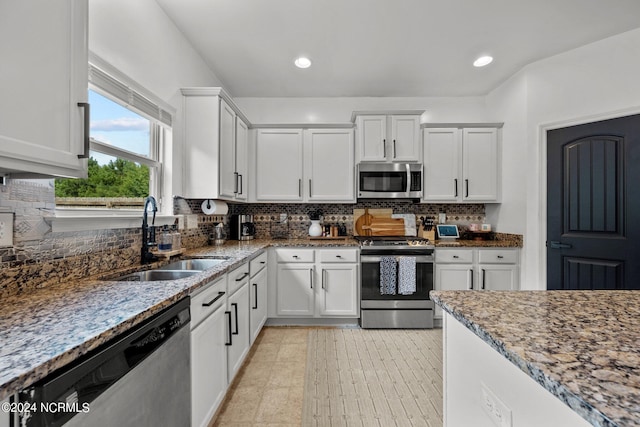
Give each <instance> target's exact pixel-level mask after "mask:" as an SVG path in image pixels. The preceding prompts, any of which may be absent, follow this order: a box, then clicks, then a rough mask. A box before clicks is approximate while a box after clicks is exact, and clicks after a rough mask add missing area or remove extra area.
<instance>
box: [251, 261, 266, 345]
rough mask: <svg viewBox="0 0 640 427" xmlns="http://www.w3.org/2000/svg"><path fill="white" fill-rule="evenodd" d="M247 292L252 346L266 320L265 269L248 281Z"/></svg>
mask: <svg viewBox="0 0 640 427" xmlns="http://www.w3.org/2000/svg"><path fill="white" fill-rule="evenodd" d="M249 292H250V302H249V304H250V311H249V320H250V322H251V344H253V342H254V341H255V339H256V337H257V336H258V334H259V333H260V330H262V326H263V325H264V322H265V321H266V320H267V268H263V269H262V270H260V272H259V273H258V274H256V275H255V276H253V277H252V278H251V280H249Z"/></svg>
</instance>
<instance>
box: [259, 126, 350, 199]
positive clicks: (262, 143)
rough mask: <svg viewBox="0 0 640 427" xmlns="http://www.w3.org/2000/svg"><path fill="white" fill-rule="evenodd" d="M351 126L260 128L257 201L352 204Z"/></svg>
mask: <svg viewBox="0 0 640 427" xmlns="http://www.w3.org/2000/svg"><path fill="white" fill-rule="evenodd" d="M353 151H354V141H353V129H349V128H338V129H332V128H323V129H307V130H304V131H303V130H302V129H258V130H257V134H256V150H255V158H256V176H255V186H256V187H255V188H256V201H258V202H260V201H268V202H279V201H301V202H322V203H326V202H355V196H354V195H355V191H354V186H355V181H354V161H353V157H354V154H353Z"/></svg>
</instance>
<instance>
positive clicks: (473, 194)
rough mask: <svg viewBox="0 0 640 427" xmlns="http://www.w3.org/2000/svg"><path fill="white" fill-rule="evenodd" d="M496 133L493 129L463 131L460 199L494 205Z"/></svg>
mask: <svg viewBox="0 0 640 427" xmlns="http://www.w3.org/2000/svg"><path fill="white" fill-rule="evenodd" d="M498 158H499V154H498V132H497V129H494V128H474V129H463V130H462V178H463V180H464V188H463V192H464V193H463V196H462V197H463V200H464V201H474V202H476V201H478V202H483V201H484V202H497V201H499V200H498V198H499V195H498V170H499V163H498Z"/></svg>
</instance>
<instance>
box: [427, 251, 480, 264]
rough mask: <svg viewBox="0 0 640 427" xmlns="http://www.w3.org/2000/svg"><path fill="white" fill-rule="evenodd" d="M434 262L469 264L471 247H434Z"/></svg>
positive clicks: (471, 252)
mask: <svg viewBox="0 0 640 427" xmlns="http://www.w3.org/2000/svg"><path fill="white" fill-rule="evenodd" d="M436 262H437V263H466V264H471V263H472V262H473V249H436Z"/></svg>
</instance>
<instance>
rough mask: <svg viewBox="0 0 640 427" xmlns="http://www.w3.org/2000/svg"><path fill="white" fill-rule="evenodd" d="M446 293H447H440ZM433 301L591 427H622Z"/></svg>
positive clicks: (456, 312) (455, 312) (433, 297)
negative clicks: (591, 426)
mask: <svg viewBox="0 0 640 427" xmlns="http://www.w3.org/2000/svg"><path fill="white" fill-rule="evenodd" d="M440 292H446V291H440ZM472 292H479V291H472ZM430 298H431V300H432V301H433V302H434V303H436V304H437V305H439V306H440V307H441V308H442V309H443V310H444V311H446V312H447V313H448V314H450V315H451V316H453V318H454V319H456V320H457V321H459V322H460V323H462V324H463V325H464V326H465V327H466V328H467V329H469V330H470V331H471V332H473V333H474V334H475V335H476V336H478V337H479V338H480V339H481V340H482V341H484V342H486V343H487V344H489V345H490V346H491V347H492V348H493V349H494V350H496V351H497V352H498V353H500V354H501V355H502V356H503V357H504V358H505V359H507V360H508V361H509V362H511V363H513V364H514V365H515V366H517V367H518V369H520V370H521V371H522V372H524V373H525V374H527V375H528V376H529V377H530V378H532V379H533V380H534V381H535V382H537V383H538V384H540V385H541V386H542V387H544V388H545V390H547V391H549V392H550V393H551V394H553V395H554V396H555V397H557V398H558V399H560V401H562V402H563V403H564V404H565V405H567V406H568V407H569V408H571V409H572V410H573V411H574V412H576V413H577V414H578V415H580V416H581V417H582V418H584V419H585V420H586V421H588V422H589V423H591V425H593V426H596V427H622V426H620V425H619V424H617V423H615V422H613V421H611V419H609V417H607V416H606V415H604V414H603V413H602V412H600V411H598V410H597V409H595V408H594V407H593V406H591V405H590V404H589V403H587V402H585V401H584V400H583V399H582V398H581V397H580V396H578V395H576V394H575V393H573V392H571V391H569V390H568V389H567V388H566V387H565V386H563V385H562V384H560V383H559V382H557V381H555V380H553V379H552V378H550V377H549V376H548V375H547V374H545V372H544V371H543V370H541V369H540V368H538V367H536V366H534V365H533V364H531V363H530V362H527V361H526V360H524V359H523V358H521V357H520V356H519V355H517V354H516V353H513V352H511V351H509V350H508V349H506V348H505V345H504V343H503V342H502V341H500V340H498V339H495V338H494V337H493V336H492V335H491V334H490V333H489V332H487V331H486V330H485V329H483V328H482V327H481V326H480V325H478V324H476V323H474V322H473V321H471V320H469V319H468V318H467V317H466V316H465V315H464V314H463V313H462V312H460V311H459V310H455V309H454V308H453V307H451V306H449V305H448V304H447V303H446V302H445V301H443V300H442V299H441V298H440V296H439V295H438V294H437V293H435V294H434V293H433V292H432V293H431V294H430Z"/></svg>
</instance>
